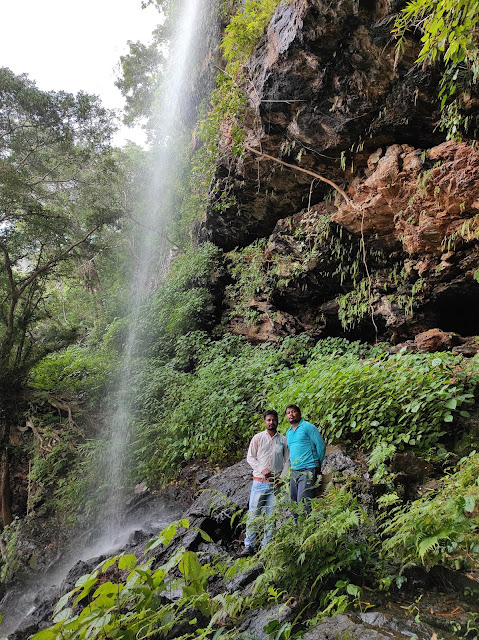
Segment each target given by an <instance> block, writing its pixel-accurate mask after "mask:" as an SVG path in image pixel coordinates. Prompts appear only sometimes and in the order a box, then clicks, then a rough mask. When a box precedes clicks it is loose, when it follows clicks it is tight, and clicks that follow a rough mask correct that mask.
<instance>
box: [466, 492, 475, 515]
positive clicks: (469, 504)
mask: <svg viewBox="0 0 479 640" xmlns="http://www.w3.org/2000/svg"><path fill="white" fill-rule="evenodd" d="M475 506H476V500H475V498H474V496H465V498H464V511H467V512H468V513H472V512H473V511H474V508H475Z"/></svg>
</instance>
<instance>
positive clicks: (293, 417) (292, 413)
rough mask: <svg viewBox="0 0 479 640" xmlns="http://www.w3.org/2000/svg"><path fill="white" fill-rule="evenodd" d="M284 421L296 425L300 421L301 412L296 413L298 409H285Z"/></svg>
mask: <svg viewBox="0 0 479 640" xmlns="http://www.w3.org/2000/svg"><path fill="white" fill-rule="evenodd" d="M286 420H287V421H288V422H289V423H290V424H298V422H299V421H300V420H301V411H298V409H295V408H294V407H289V408H288V409H286Z"/></svg>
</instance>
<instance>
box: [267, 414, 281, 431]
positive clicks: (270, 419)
mask: <svg viewBox="0 0 479 640" xmlns="http://www.w3.org/2000/svg"><path fill="white" fill-rule="evenodd" d="M264 426H265V427H266V429H267V431H270V432H272V431H276V429H277V428H278V418H277V417H276V416H274V415H272V414H271V413H270V414H269V415H267V416H266V418H265V419H264Z"/></svg>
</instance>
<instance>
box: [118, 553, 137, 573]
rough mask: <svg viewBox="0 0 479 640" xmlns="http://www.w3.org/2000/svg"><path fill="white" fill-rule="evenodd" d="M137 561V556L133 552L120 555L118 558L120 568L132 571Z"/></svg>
mask: <svg viewBox="0 0 479 640" xmlns="http://www.w3.org/2000/svg"><path fill="white" fill-rule="evenodd" d="M136 563H137V558H136V556H135V555H133V554H132V553H127V554H126V555H124V556H120V559H119V560H118V569H122V570H126V571H131V570H132V569H133V568H134V567H135V566H136Z"/></svg>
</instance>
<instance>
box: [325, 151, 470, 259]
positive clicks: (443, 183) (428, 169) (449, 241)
mask: <svg viewBox="0 0 479 640" xmlns="http://www.w3.org/2000/svg"><path fill="white" fill-rule="evenodd" d="M432 163H434V164H432ZM368 166H369V167H375V169H374V171H373V173H372V174H371V175H370V176H368V177H367V178H366V179H365V180H364V181H363V182H362V184H360V185H357V184H356V185H355V190H354V194H353V199H352V201H351V203H349V204H343V205H342V206H341V207H340V208H339V209H338V211H337V212H336V213H335V214H334V215H333V218H332V219H333V220H334V221H335V222H337V223H338V224H341V225H342V226H345V227H346V228H347V229H348V230H349V231H351V232H352V233H357V234H360V233H363V234H365V235H366V236H371V235H373V234H374V235H377V236H379V238H380V239H381V241H382V242H384V243H385V244H387V245H388V246H394V245H396V246H398V245H402V248H403V249H404V250H405V251H406V252H407V253H409V254H410V255H420V254H422V253H431V254H435V255H440V254H442V253H444V247H445V246H446V247H447V245H454V244H457V243H459V242H461V241H465V242H469V241H470V240H471V239H473V238H475V237H476V236H477V234H478V231H479V220H478V219H477V215H478V214H479V151H478V150H477V149H476V148H474V147H472V146H471V145H468V144H466V143H456V142H453V141H448V142H445V143H443V144H441V145H438V146H437V147H434V148H432V149H429V150H428V151H427V152H422V151H421V150H420V149H412V147H410V146H408V145H397V144H396V145H392V146H391V147H388V149H387V150H386V153H385V154H384V155H383V156H382V157H380V158H379V159H378V152H377V151H376V152H375V153H374V154H373V155H372V156H371V158H370V161H369V163H368ZM447 248H449V247H447Z"/></svg>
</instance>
